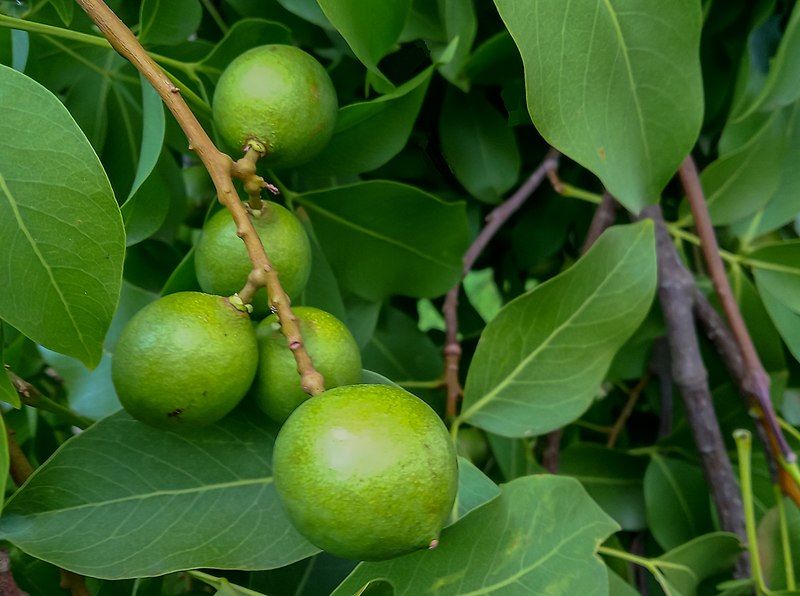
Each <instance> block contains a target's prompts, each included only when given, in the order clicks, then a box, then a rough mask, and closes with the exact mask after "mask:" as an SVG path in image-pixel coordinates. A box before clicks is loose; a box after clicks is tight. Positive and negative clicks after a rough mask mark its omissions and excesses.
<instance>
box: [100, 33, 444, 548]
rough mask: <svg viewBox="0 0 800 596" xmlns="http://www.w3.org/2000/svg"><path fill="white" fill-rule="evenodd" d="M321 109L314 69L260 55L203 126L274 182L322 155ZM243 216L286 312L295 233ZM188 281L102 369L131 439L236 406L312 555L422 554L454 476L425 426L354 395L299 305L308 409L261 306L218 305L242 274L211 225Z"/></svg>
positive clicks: (425, 414)
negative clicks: (316, 551) (277, 169)
mask: <svg viewBox="0 0 800 596" xmlns="http://www.w3.org/2000/svg"><path fill="white" fill-rule="evenodd" d="M336 105H337V102H336V95H335V91H334V89H333V85H332V83H331V81H330V78H329V77H328V75H327V73H326V71H325V70H324V68H323V67H322V66H321V65H320V64H319V63H318V62H316V60H314V59H313V58H312V57H311V56H309V55H308V54H306V53H305V52H303V51H302V50H299V49H297V48H294V47H290V46H283V45H269V46H262V47H259V48H255V49H252V50H250V51H248V52H245V53H244V54H242V55H241V56H239V57H238V58H237V59H236V60H234V61H233V62H232V63H231V64H230V66H229V67H228V68H227V69H226V71H225V72H224V73H223V75H222V77H221V79H220V81H219V85H218V87H217V90H216V93H215V97H214V120H215V124H216V126H217V129H218V131H219V133H220V135H221V136H222V137H223V138H224V140H225V141H226V143H227V144H228V145H229V146H230V147H232V148H233V147H239V148H241V147H242V146H244V145H245V144H247V143H250V142H252V141H255V142H257V143H259V144H260V145H261V146H263V147H264V148H265V157H264V159H265V160H266V161H267V162H269V163H272V164H273V165H280V166H281V167H285V166H292V165H297V164H298V163H300V161H302V160H304V159H308V158H309V157H311V156H312V155H313V154H314V153H315V152H317V151H319V150H320V149H321V148H322V147H323V146H324V145H325V143H327V141H328V140H329V139H330V136H331V134H332V132H333V127H334V124H335V118H336ZM250 217H251V218H252V223H253V225H254V228H255V230H256V232H257V233H258V235H259V237H260V238H261V241H262V242H263V243H264V245H265V246H266V248H267V251H268V252H269V255H270V258H271V260H272V262H273V264H274V266H275V268H276V270H277V271H279V273H280V281H281V284H282V286H283V288H284V290H285V291H286V293H287V295H289V296H290V297H291V298H294V299H297V298H298V297H299V296H300V295H301V294H302V292H303V290H304V288H305V285H306V282H307V280H308V278H309V274H310V271H311V260H312V256H311V248H310V244H309V240H308V236H307V234H306V231H305V229H304V228H303V225H302V224H301V223H300V221H299V220H298V219H297V218H296V217H295V216H294V214H292V213H291V212H290V211H289V210H287V209H286V208H284V207H282V206H280V205H278V204H277V203H273V202H265V203H264V204H263V208H262V209H260V210H259V211H258V212H251V215H250ZM195 268H196V273H197V279H198V282H199V284H200V287H201V288H202V289H203V291H204V292H206V293H201V292H180V293H176V294H171V295H168V296H165V297H162V298H160V299H159V300H157V301H155V302H153V303H152V304H150V305H148V306H146V307H145V308H143V309H142V310H141V311H140V312H139V313H137V314H136V315H135V316H134V317H133V318H132V319H131V321H130V322H129V323H128V325H127V327H126V328H125V329H124V331H123V333H122V335H121V337H120V339H119V342H118V344H117V347H116V350H115V354H114V360H113V368H112V374H113V380H114V385H115V387H116V390H117V394H118V397H119V400H120V402H121V403H122V405H123V407H124V408H125V409H126V410H127V411H128V412H129V413H130V414H131V415H132V416H133V417H134V418H137V419H138V420H140V421H142V422H144V423H146V424H150V425H152V426H155V427H159V428H163V429H169V430H174V431H179V432H198V431H197V429H202V428H203V427H205V426H208V425H210V424H213V423H214V422H216V421H218V420H219V419H221V418H222V417H224V416H225V415H226V414H228V413H229V412H230V411H231V410H232V409H233V408H235V407H236V406H237V405H238V404H239V403H240V401H242V400H243V398H245V396H247V399H250V400H252V401H253V402H255V403H256V404H258V406H259V407H260V408H261V410H262V411H263V412H264V413H265V414H266V415H267V416H269V417H270V418H271V419H272V420H274V421H275V422H276V423H278V424H282V425H283V426H282V428H281V430H280V432H279V434H278V438H277V440H276V443H275V448H274V453H273V475H274V480H275V486H276V489H277V491H278V493H279V495H280V496H281V499H282V502H283V503H284V505H285V508H286V510H287V512H288V514H289V516H290V518H291V519H292V521H293V523H294V524H295V526H296V527H297V529H298V530H299V531H300V532H301V533H302V534H303V535H305V536H306V537H307V538H308V539H309V540H310V541H311V542H312V543H314V544H315V545H317V546H319V547H320V548H323V549H325V550H328V551H329V552H331V553H333V554H336V555H340V556H344V557H348V558H354V559H365V560H375V559H383V558H387V557H393V556H397V555H399V554H402V553H405V552H408V551H410V550H414V549H418V548H424V547H429V546H431V545H434V546H435V544H436V543H437V541H438V536H439V532H440V530H441V528H442V526H443V525H444V523H445V522H446V520H447V518H448V516H449V514H450V510H451V507H452V505H453V501H454V499H455V491H456V486H457V474H458V472H457V465H456V458H455V452H454V448H453V445H452V443H451V441H450V438H449V435H448V433H447V429H446V428H445V426H444V424H443V423H442V421H441V419H439V417H438V416H437V415H436V414H435V413H434V411H433V410H432V409H431V408H430V407H429V406H428V405H427V404H425V403H424V402H423V401H422V400H420V399H418V398H416V397H414V396H413V395H411V394H410V393H408V392H406V391H404V390H403V389H400V388H399V387H394V386H387V385H366V384H359V383H360V381H361V376H362V367H361V357H360V352H359V347H358V345H357V343H356V341H355V339H354V338H353V336H352V335H351V334H350V332H349V331H348V329H347V327H346V326H345V325H344V323H342V322H341V321H339V320H338V319H337V318H336V317H334V316H333V315H331V314H329V313H327V312H324V311H322V310H319V309H317V308H312V307H308V306H299V307H295V308H294V309H293V313H294V316H295V317H296V318H297V320H298V324H299V328H300V331H301V334H302V337H303V342H304V344H305V348H306V350H307V351H308V354H309V356H310V357H311V359H312V360H313V363H314V366H315V368H316V369H317V371H318V372H320V373H321V374H322V376H323V378H324V380H325V385H326V387H327V389H328V390H327V391H325V392H324V393H322V394H321V395H319V396H315V397H313V398H311V399H309V396H308V395H307V394H306V393H305V392H304V391H303V389H302V387H301V385H300V376H299V375H298V374H297V369H296V364H295V360H294V356H293V353H292V350H291V349H290V347H289V345H288V344H287V341H286V338H285V337H284V336H283V335H282V334H281V332H280V321H279V319H278V317H277V315H276V314H271V315H269V316H266V317H265V318H263V319H262V320H261V321H260V322H258V323H257V324H256V323H254V322H253V320H252V319H258V318H261V317H264V316H265V315H267V314H268V313H269V304H268V298H267V296H266V292H265V291H264V290H263V289H262V290H259V292H257V293H256V296H255V298H254V299H253V304H252V307H253V311H252V316H251V315H250V314H248V313H247V312H244V311H243V310H241V309H239V308H236V306H235V305H234V304H232V303H231V301H230V300H229V298H228V297H227V296H230V295H232V294H234V293H235V292H237V291H238V290H239V289H241V288H242V287H243V286H244V284H245V282H246V280H247V276H248V274H249V272H250V268H251V267H250V264H249V261H248V258H247V252H246V250H245V248H244V246H243V244H242V242H241V241H240V240H239V238H237V236H236V228H235V225H234V223H233V221H232V219H231V218H230V216H229V215H228V214H227V213H226V212H225V211H220V212H218V213H217V214H215V215H214V216H212V217H211V218H210V219H208V221H207V222H206V224H205V226H204V228H203V233H202V236H201V238H200V240H199V241H198V243H197V245H196V251H195ZM251 317H252V318H251ZM199 432H202V431H199Z"/></svg>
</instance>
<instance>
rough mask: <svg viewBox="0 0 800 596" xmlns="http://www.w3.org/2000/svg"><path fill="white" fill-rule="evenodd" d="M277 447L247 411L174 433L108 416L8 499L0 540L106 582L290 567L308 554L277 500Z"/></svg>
mask: <svg viewBox="0 0 800 596" xmlns="http://www.w3.org/2000/svg"><path fill="white" fill-rule="evenodd" d="M274 440H275V430H274V429H273V428H272V427H271V426H270V425H269V424H268V423H266V422H265V421H264V417H262V416H253V415H252V413H250V412H241V411H239V412H235V413H234V414H232V415H230V416H228V417H226V418H225V419H224V420H222V421H221V422H219V423H217V424H215V425H213V426H211V427H209V428H207V429H204V430H202V431H196V432H194V433H183V434H176V433H174V432H169V431H163V430H156V429H153V428H150V427H148V426H146V425H144V424H141V423H139V422H136V421H135V420H133V419H131V418H130V417H129V416H128V415H127V414H125V413H124V412H120V413H118V414H114V415H112V416H110V417H109V418H106V419H104V420H102V421H101V422H98V423H97V424H95V425H94V426H92V427H91V428H90V429H89V430H87V431H84V432H83V433H81V434H80V435H78V436H77V437H75V438H73V439H71V440H70V441H68V442H67V443H66V444H65V445H64V446H63V447H62V448H61V449H60V450H59V451H58V452H57V453H56V454H55V455H54V456H53V457H52V458H51V459H50V460H49V461H48V462H47V463H46V464H45V465H43V466H42V467H40V468H39V469H38V470H36V472H35V474H34V475H33V476H32V477H31V479H30V481H29V482H28V483H27V484H26V485H25V488H23V489H22V490H20V491H18V492H17V493H16V494H15V495H14V497H13V498H12V499H10V500H9V502H8V504H7V506H6V510H5V513H4V515H3V517H2V518H0V536H2V538H3V539H4V540H9V541H10V542H12V543H13V544H15V545H16V546H18V547H19V548H21V549H22V550H24V551H25V552H27V553H28V554H30V555H33V556H35V557H37V558H40V559H42V560H45V561H48V562H50V563H53V564H55V565H58V566H60V567H63V568H65V569H69V570H71V571H74V572H76V573H81V574H84V575H90V576H93V577H99V578H107V579H120V578H127V577H141V576H150V575H161V574H164V573H169V572H171V571H176V570H180V569H191V568H194V567H212V568H223V569H225V568H229V569H230V568H234V569H269V568H273V567H280V566H282V565H287V564H289V563H292V562H294V561H297V560H299V559H302V558H304V557H307V556H309V555H312V554H314V553H315V552H317V549H315V548H314V547H313V546H311V545H310V544H309V543H308V542H306V541H305V540H304V539H303V538H302V537H301V536H300V535H299V534H297V532H296V531H295V530H294V528H293V527H292V525H291V524H290V522H289V520H288V518H287V517H286V516H285V514H284V513H283V509H282V507H281V505H280V503H279V501H278V496H277V494H276V492H275V488H274V485H273V483H272V445H273V443H274ZM76 526H80V528H81V531H80V532H72V531H71V530H72V529H73V528H75V527H76Z"/></svg>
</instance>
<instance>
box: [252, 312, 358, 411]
mask: <svg viewBox="0 0 800 596" xmlns="http://www.w3.org/2000/svg"><path fill="white" fill-rule="evenodd" d="M292 312H293V313H294V315H295V316H296V317H297V319H298V323H299V325H300V333H301V335H302V336H303V343H304V344H305V347H306V351H307V352H308V355H309V356H311V360H312V361H313V362H314V368H316V369H317V371H318V372H319V373H320V374H322V376H323V378H324V379H325V387H327V388H328V389H333V388H334V387H339V386H341V385H352V384H354V383H358V381H359V380H360V379H361V354H360V352H359V350H358V344H356V340H355V339H354V338H353V336H352V335H351V334H350V331H349V330H348V329H347V327H346V326H345V324H344V323H342V322H341V321H340V320H339V319H337V318H336V317H334V316H333V315H332V314H329V313H327V312H325V311H324V310H319V309H318V308H312V307H310V306H297V307H295V308H293V309H292ZM280 329H281V328H280V325H279V323H278V318H277V317H276V316H275V315H270V316H269V317H267V318H266V319H264V320H263V321H261V323H260V324H259V325H258V328H257V330H256V336H257V338H258V362H259V364H258V372H257V373H256V381H255V383H254V384H253V393H254V395H255V398H256V401H257V402H258V405H259V406H260V407H261V409H262V410H264V412H265V413H266V414H267V415H268V416H269V417H270V418H272V419H273V420H275V421H276V422H280V423H283V422H284V421H285V420H286V419H287V418H288V417H289V414H291V413H292V412H294V410H295V408H297V406H299V405H300V404H301V403H303V402H304V401H305V400H306V399H308V394H307V393H306V392H305V391H303V388H302V387H301V386H300V375H298V374H297V364H296V362H295V359H294V354H293V353H292V351H291V350H290V349H289V346H288V344H287V343H286V338H285V337H284V336H283V334H282V333H281V330H280Z"/></svg>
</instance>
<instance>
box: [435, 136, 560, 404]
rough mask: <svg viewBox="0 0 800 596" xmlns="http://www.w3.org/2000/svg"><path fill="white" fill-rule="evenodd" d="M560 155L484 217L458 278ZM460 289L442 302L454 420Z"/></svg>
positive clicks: (449, 401)
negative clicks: (481, 226)
mask: <svg viewBox="0 0 800 596" xmlns="http://www.w3.org/2000/svg"><path fill="white" fill-rule="evenodd" d="M558 159H559V153H558V151H556V150H555V149H550V151H548V152H547V155H546V156H545V158H544V160H543V161H542V163H540V164H539V167H537V168H536V169H535V170H534V172H533V173H532V174H531V175H530V176H529V177H528V179H527V180H526V181H525V182H524V183H523V184H522V186H520V187H519V188H518V189H517V191H516V192H515V193H514V194H513V195H511V196H510V197H509V198H508V199H507V200H506V201H504V202H503V203H501V204H500V205H498V206H497V207H495V208H494V209H493V210H492V211H491V213H489V215H487V216H486V220H485V222H486V224H485V225H484V226H483V228H482V229H481V231H480V233H479V234H478V235H477V236H476V237H475V240H473V242H472V244H471V245H470V247H469V248H468V249H467V252H466V253H464V257H463V259H462V263H463V267H462V270H461V277H462V279H463V277H464V276H465V275H466V274H467V273H469V272H470V270H471V269H472V267H473V265H475V261H477V260H478V257H480V256H481V254H482V253H483V251H484V249H485V248H486V246H487V245H488V244H489V242H491V240H492V238H494V237H495V235H496V234H497V232H498V231H499V230H500V228H501V227H502V226H503V224H504V223H505V222H507V221H508V219H509V218H510V217H511V216H512V215H513V214H514V213H516V212H517V210H518V209H519V208H520V207H522V205H524V204H525V201H527V200H528V198H529V197H530V196H531V195H532V194H533V193H534V192H535V191H536V189H537V188H539V186H540V185H541V184H542V181H543V180H544V178H545V176H546V175H547V173H548V172H549V171H550V170H554V169H556V168H557V167H558ZM460 290H461V280H459V282H458V283H457V284H456V285H454V286H453V287H452V288H450V291H449V292H447V295H446V296H445V299H444V305H443V307H442V312H443V314H444V320H445V343H444V361H445V370H444V376H445V385H446V387H447V409H446V412H447V416H448V418H455V416H456V414H457V413H458V400H459V398H460V397H461V393H462V388H461V381H460V379H459V362H460V361H461V344H460V343H459V341H458V293H459V291H460Z"/></svg>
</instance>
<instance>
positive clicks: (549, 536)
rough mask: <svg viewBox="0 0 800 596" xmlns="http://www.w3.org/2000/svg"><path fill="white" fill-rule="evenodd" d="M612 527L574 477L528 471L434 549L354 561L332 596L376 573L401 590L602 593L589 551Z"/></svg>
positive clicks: (601, 570) (601, 575)
mask: <svg viewBox="0 0 800 596" xmlns="http://www.w3.org/2000/svg"><path fill="white" fill-rule="evenodd" d="M555 520H558V523H554V521H555ZM616 529H617V525H616V524H615V523H614V522H613V520H611V519H610V518H609V517H608V516H607V515H606V514H605V513H603V511H602V510H601V509H600V508H599V507H598V506H597V505H596V504H595V503H594V502H593V501H592V500H591V499H590V498H589V496H588V495H587V494H586V492H585V491H584V490H583V488H581V486H580V484H579V483H578V482H576V481H575V480H573V479H571V478H559V477H556V476H549V475H543V476H528V477H525V478H520V479H518V480H514V481H512V482H509V483H508V484H505V485H503V486H501V494H500V496H498V497H497V498H495V499H493V500H492V501H489V502H488V503H486V504H485V505H483V506H481V507H479V508H477V509H475V510H474V511H472V512H471V513H469V514H468V515H467V516H466V517H464V518H463V519H461V520H460V521H459V522H458V523H456V524H454V525H452V526H450V527H449V528H446V529H445V530H444V531H443V532H442V536H441V540H440V544H439V546H438V547H437V548H436V549H435V550H433V551H418V552H415V553H412V554H410V555H406V556H404V557H399V558H397V559H392V560H390V561H384V562H379V563H362V564H361V565H359V566H358V567H356V569H355V571H353V573H352V574H351V575H350V576H349V577H348V578H347V579H346V580H345V581H344V582H343V583H342V584H341V585H340V586H339V587H338V588H337V590H336V591H335V592H334V596H344V595H348V596H349V595H351V594H355V593H359V589H361V588H363V587H364V586H366V585H367V584H369V583H370V582H373V581H375V580H378V579H380V580H383V581H386V582H388V583H390V584H391V585H392V586H393V587H394V588H395V590H396V591H397V593H406V594H429V593H435V594H438V595H440V596H449V595H457V594H517V593H518V594H550V593H552V594H587V595H588V594H605V593H606V590H607V580H606V568H605V565H603V564H602V562H601V561H600V560H599V559H598V557H597V556H596V554H595V550H596V548H597V546H598V544H600V542H602V541H603V540H604V539H605V538H606V537H608V535H609V534H611V533H612V532H614V531H615V530H616ZM476 546H479V548H476Z"/></svg>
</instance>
